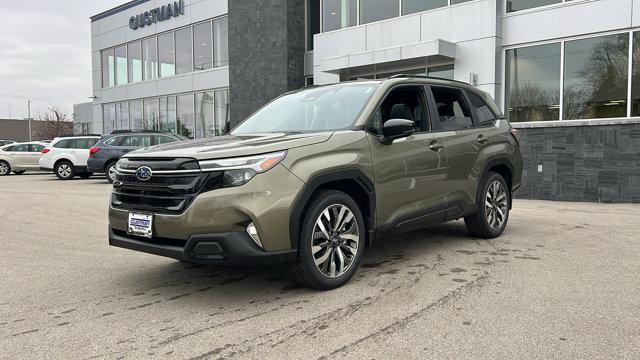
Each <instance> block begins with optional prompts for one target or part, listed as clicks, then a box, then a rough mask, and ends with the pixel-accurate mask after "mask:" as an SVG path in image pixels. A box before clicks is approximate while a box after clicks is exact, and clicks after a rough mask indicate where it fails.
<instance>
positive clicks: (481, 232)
mask: <svg viewBox="0 0 640 360" xmlns="http://www.w3.org/2000/svg"><path fill="white" fill-rule="evenodd" d="M477 202H478V204H477V206H478V211H477V212H476V213H475V214H474V215H472V216H467V217H465V218H464V222H465V224H466V226H467V230H469V232H470V233H471V235H474V236H477V237H481V238H484V239H493V238H495V237H498V236H500V235H501V234H502V232H503V231H504V229H505V227H506V226H507V221H508V220H509V204H510V203H511V193H510V192H509V188H508V186H507V182H506V181H505V180H504V178H503V177H502V175H500V174H498V173H494V172H490V173H488V174H487V176H485V178H484V179H483V180H482V181H481V183H480V187H479V189H478V201H477Z"/></svg>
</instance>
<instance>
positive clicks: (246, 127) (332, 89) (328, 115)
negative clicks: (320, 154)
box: [231, 83, 378, 135]
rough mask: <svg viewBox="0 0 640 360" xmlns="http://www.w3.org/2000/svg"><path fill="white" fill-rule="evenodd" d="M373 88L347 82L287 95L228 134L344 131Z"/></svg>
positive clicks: (369, 84)
mask: <svg viewBox="0 0 640 360" xmlns="http://www.w3.org/2000/svg"><path fill="white" fill-rule="evenodd" d="M377 88H378V84H374V83H362V84H353V83H351V84H342V85H333V86H325V87H319V88H312V89H307V90H302V91H298V92H295V93H291V94H287V95H284V96H281V97H279V98H277V99H275V100H274V101H272V102H271V103H269V104H267V105H266V106H265V107H263V108H262V109H260V110H258V112H256V113H255V114H253V115H252V116H251V117H249V118H248V119H247V120H245V121H244V122H243V123H242V124H240V125H238V127H236V128H235V129H234V130H233V131H232V132H231V134H232V135H240V134H258V133H273V132H315V131H332V130H341V129H348V128H350V127H351V125H352V124H353V122H354V121H355V120H356V117H357V116H358V114H360V112H361V111H362V109H363V108H364V106H365V104H366V103H367V101H368V100H369V98H371V95H373V93H374V92H375V90H376V89H377Z"/></svg>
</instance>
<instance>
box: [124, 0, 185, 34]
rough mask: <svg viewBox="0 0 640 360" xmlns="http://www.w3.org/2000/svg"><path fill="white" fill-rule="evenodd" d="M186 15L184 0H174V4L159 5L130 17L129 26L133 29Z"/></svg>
mask: <svg viewBox="0 0 640 360" xmlns="http://www.w3.org/2000/svg"><path fill="white" fill-rule="evenodd" d="M180 15H184V0H179V1H174V2H173V4H171V3H169V4H167V5H163V6H159V7H157V8H155V9H151V10H149V11H145V12H143V13H142V14H140V15H136V16H132V17H130V18H129V27H130V28H131V29H132V30H135V29H138V28H142V27H145V26H147V25H151V24H155V23H157V22H158V21H165V20H169V19H171V18H172V17H178V16H180Z"/></svg>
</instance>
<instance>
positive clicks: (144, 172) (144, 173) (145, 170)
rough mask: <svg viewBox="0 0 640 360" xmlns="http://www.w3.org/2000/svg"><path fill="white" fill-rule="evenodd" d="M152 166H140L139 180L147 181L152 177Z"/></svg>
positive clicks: (138, 171)
mask: <svg viewBox="0 0 640 360" xmlns="http://www.w3.org/2000/svg"><path fill="white" fill-rule="evenodd" d="M151 174H152V173H151V168H150V167H148V166H140V167H139V168H138V169H137V170H136V177H137V178H138V180H140V181H147V180H149V179H151Z"/></svg>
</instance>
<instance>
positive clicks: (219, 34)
mask: <svg viewBox="0 0 640 360" xmlns="http://www.w3.org/2000/svg"><path fill="white" fill-rule="evenodd" d="M213 46H214V48H213V61H214V65H213V66H215V67H218V66H227V65H229V19H228V18H227V17H226V16H225V17H223V18H219V19H215V20H213Z"/></svg>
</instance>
